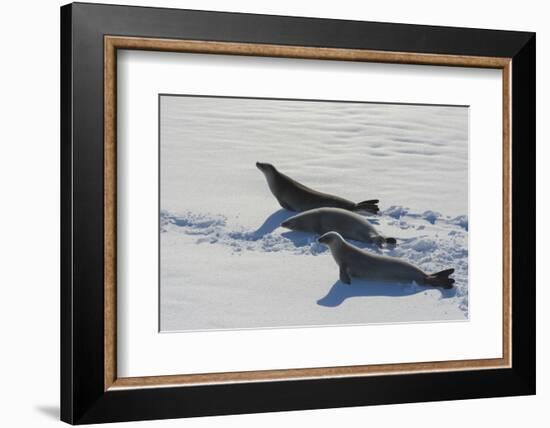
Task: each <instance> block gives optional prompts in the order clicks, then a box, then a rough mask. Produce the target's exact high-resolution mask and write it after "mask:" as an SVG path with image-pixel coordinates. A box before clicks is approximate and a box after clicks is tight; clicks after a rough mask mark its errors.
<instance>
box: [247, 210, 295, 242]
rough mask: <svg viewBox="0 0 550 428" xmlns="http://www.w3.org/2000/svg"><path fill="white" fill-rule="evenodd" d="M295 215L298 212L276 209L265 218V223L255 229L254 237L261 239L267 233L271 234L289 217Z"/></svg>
mask: <svg viewBox="0 0 550 428" xmlns="http://www.w3.org/2000/svg"><path fill="white" fill-rule="evenodd" d="M293 215H296V213H295V212H293V211H289V210H285V209H280V210H277V211H275V212H274V213H273V214H271V215H270V216H269V217H268V218H266V219H265V221H264V222H263V224H262V225H261V226H260V227H259V228H258V229H256V230H255V231H254V238H256V239H260V238H262V237H264V236H265V235H269V234H270V233H271V232H273V231H274V230H275V229H277V228H278V227H279V226H280V225H281V223H282V222H283V221H285V220H286V219H287V218H290V217H292V216H293Z"/></svg>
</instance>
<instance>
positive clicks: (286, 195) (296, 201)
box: [256, 162, 379, 214]
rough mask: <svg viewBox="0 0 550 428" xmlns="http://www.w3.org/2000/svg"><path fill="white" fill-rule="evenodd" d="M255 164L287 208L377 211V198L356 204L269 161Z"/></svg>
mask: <svg viewBox="0 0 550 428" xmlns="http://www.w3.org/2000/svg"><path fill="white" fill-rule="evenodd" d="M256 166H257V167H258V169H259V170H260V171H262V172H263V174H264V176H265V178H266V180H267V184H268V186H269V190H271V193H272V194H273V196H275V198H276V199H277V201H278V202H279V205H281V207H283V208H285V209H287V210H291V211H297V212H302V211H307V210H311V209H314V208H321V207H334V208H342V209H344V210H349V211H364V212H368V213H371V214H376V213H377V212H378V211H379V209H378V206H377V204H378V200H377V199H371V200H368V201H363V202H359V203H357V204H356V203H355V202H352V201H349V200H347V199H344V198H340V197H339V196H334V195H330V194H328V193H322V192H318V191H316V190H313V189H310V188H309V187H307V186H304V185H303V184H301V183H298V182H297V181H295V180H293V179H292V178H290V177H288V176H287V175H284V174H282V173H280V172H279V171H277V169H276V168H275V167H274V166H273V165H271V164H269V163H261V162H256Z"/></svg>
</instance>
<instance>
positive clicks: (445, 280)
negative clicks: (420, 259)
mask: <svg viewBox="0 0 550 428" xmlns="http://www.w3.org/2000/svg"><path fill="white" fill-rule="evenodd" d="M454 271H455V270H454V269H445V270H442V271H441V272H436V273H433V274H431V275H428V276H427V277H426V279H425V280H424V283H425V284H428V285H432V286H434V287H441V288H453V284H454V282H455V280H454V279H453V278H449V275H452V274H453V273H454Z"/></svg>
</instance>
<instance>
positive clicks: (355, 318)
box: [160, 95, 468, 332]
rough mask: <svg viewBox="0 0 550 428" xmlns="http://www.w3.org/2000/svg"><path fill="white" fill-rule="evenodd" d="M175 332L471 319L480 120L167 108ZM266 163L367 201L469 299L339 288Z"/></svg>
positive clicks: (419, 258) (169, 325)
mask: <svg viewBox="0 0 550 428" xmlns="http://www.w3.org/2000/svg"><path fill="white" fill-rule="evenodd" d="M160 108H161V111H160V209H161V218H160V248H161V249H160V267H161V272H160V329H161V331H165V332H166V331H186V330H211V329H215V330H219V329H246V328H277V327H293V326H296V327H297V326H300V327H304V326H325V325H339V324H346V325H350V324H367V323H395V322H433V321H446V320H462V321H463V320H467V319H468V108H467V107H464V106H457V107H455V106H425V105H395V104H369V103H348V102H345V103H344V102H316V101H297V100H265V99H239V98H217V97H195V96H172V95H162V96H161V98H160ZM256 161H261V162H269V163H272V164H274V165H275V166H276V167H277V168H278V169H279V171H281V172H283V173H285V174H287V175H289V176H290V177H292V178H294V179H295V180H297V181H299V182H301V183H303V184H305V185H307V186H309V187H312V188H314V189H316V190H319V191H323V192H327V193H332V194H335V195H338V196H341V197H345V198H347V199H350V200H353V201H355V202H359V201H363V200H366V199H380V204H379V206H380V209H381V213H380V215H378V216H369V217H367V218H368V219H369V221H371V222H372V223H373V224H374V225H375V227H377V228H378V229H379V230H381V231H382V233H383V234H385V235H386V236H388V237H395V238H396V239H397V243H398V244H397V246H396V247H395V248H393V249H381V250H380V249H378V248H375V247H372V246H368V245H365V244H360V243H357V242H354V244H355V245H359V246H361V247H362V248H365V249H366V250H367V251H372V252H375V253H382V254H386V255H389V256H393V257H399V258H401V259H404V260H408V261H410V262H411V263H413V264H415V265H417V266H418V267H420V268H421V269H423V270H424V271H426V272H436V271H439V270H442V269H446V268H451V267H452V268H455V273H454V274H453V278H455V280H456V282H455V287H454V288H453V289H451V290H440V289H435V288H428V287H424V286H419V285H417V284H414V283H411V284H388V283H380V284H377V283H369V282H366V281H359V280H356V279H354V280H353V282H352V284H351V285H346V284H343V283H342V282H340V281H339V280H338V267H337V265H336V264H335V262H334V261H333V259H332V256H331V255H330V252H329V251H328V249H327V248H326V247H324V246H322V245H320V244H318V243H317V242H316V238H317V236H314V235H311V234H306V233H299V232H292V231H289V230H286V229H283V228H281V227H279V225H280V223H281V222H282V221H283V220H284V219H286V218H287V217H290V216H291V215H294V214H295V213H293V212H291V211H287V210H284V209H282V208H281V207H280V206H279V205H278V202H277V201H276V199H275V198H274V197H273V196H272V195H271V192H270V191H269V189H268V186H267V183H266V181H265V178H264V176H263V174H262V173H261V172H260V171H259V170H258V169H257V168H256V166H255V163H256Z"/></svg>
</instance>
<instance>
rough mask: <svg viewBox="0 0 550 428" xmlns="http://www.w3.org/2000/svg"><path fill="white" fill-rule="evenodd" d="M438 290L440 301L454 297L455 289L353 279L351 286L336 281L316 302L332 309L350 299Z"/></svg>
mask: <svg viewBox="0 0 550 428" xmlns="http://www.w3.org/2000/svg"><path fill="white" fill-rule="evenodd" d="M433 289H435V290H439V292H440V293H441V298H442V299H448V298H451V297H454V296H455V295H456V287H454V288H452V289H449V290H445V289H441V288H434V287H425V286H421V285H416V284H412V283H411V284H402V283H391V282H371V281H362V280H357V279H353V280H352V283H351V285H348V284H345V283H343V282H342V281H340V280H338V281H336V282H335V283H334V284H333V285H332V287H331V288H330V290H329V292H328V293H327V295H326V296H325V297H323V298H321V299H319V300H318V301H317V304H318V305H320V306H326V307H329V308H334V307H336V306H340V305H341V304H342V303H343V302H344V301H345V300H347V299H349V298H352V297H373V296H384V297H405V296H411V295H413V294H418V293H423V292H425V291H427V290H433Z"/></svg>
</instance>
